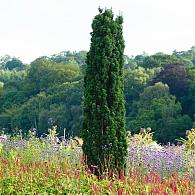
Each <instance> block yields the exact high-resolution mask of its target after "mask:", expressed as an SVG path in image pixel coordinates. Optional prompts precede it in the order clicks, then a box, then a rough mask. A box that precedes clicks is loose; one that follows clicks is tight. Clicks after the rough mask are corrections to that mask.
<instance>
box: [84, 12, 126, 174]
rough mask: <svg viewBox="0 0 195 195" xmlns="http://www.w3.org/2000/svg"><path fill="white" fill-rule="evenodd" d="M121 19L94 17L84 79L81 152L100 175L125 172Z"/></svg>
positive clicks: (110, 14)
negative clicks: (110, 170)
mask: <svg viewBox="0 0 195 195" xmlns="http://www.w3.org/2000/svg"><path fill="white" fill-rule="evenodd" d="M122 23H123V18H122V16H118V17H116V18H114V15H113V12H112V10H110V9H106V10H104V11H103V10H101V9H99V14H98V15H97V16H95V18H94V20H93V23H92V29H93V32H92V33H91V46H90V51H89V52H88V54H87V68H86V75H85V78H84V121H83V128H82V132H81V133H82V137H83V140H84V143H83V152H84V155H85V157H86V159H87V163H88V166H89V167H90V168H91V167H92V168H93V167H94V166H95V167H97V169H98V170H99V171H100V173H101V172H102V171H104V170H105V168H108V169H112V170H115V171H121V170H123V169H125V161H126V160H125V159H126V155H127V141H126V131H125V120H124V116H125V102H124V82H123V51H124V39H123V33H122Z"/></svg>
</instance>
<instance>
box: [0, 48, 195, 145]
mask: <svg viewBox="0 0 195 195" xmlns="http://www.w3.org/2000/svg"><path fill="white" fill-rule="evenodd" d="M86 54H87V52H86V51H80V52H70V51H64V52H60V53H59V54H55V55H52V56H48V57H46V56H45V57H40V58H38V59H36V60H34V61H33V62H32V63H31V64H28V65H26V64H25V65H24V63H22V64H23V65H22V64H21V63H20V65H19V64H18V65H14V63H13V64H12V62H14V61H17V62H18V61H19V62H21V61H20V60H19V59H18V60H16V58H15V57H11V56H9V55H5V56H2V57H0V130H4V131H5V132H9V133H16V132H17V131H18V130H19V129H22V130H23V132H25V133H27V132H28V130H29V129H31V128H33V127H36V128H37V131H38V134H39V135H41V134H43V135H44V133H46V132H47V129H48V128H49V127H51V125H57V126H58V128H57V129H58V133H59V135H62V134H63V129H64V128H66V129H67V131H66V132H67V136H74V135H80V129H81V124H82V117H83V115H82V97H83V87H82V86H83V77H84V76H83V75H84V74H85V72H86V63H85V60H86ZM8 62H9V63H8ZM10 63H11V65H10ZM6 64H7V65H6ZM170 64H172V65H171V66H173V67H172V68H169V67H170ZM175 64H179V66H178V65H175ZM8 65H9V66H8ZM124 81H125V100H126V128H127V130H129V129H131V131H132V132H137V131H139V128H140V127H151V128H152V130H153V131H154V132H155V137H156V139H158V141H159V142H166V140H168V141H169V140H170V139H169V137H171V140H174V139H175V138H179V137H180V136H184V134H185V131H186V130H187V129H190V128H191V127H192V123H191V121H192V122H193V123H194V120H195V49H194V47H192V48H191V49H190V50H188V51H174V52H173V54H172V55H166V54H163V53H157V54H154V55H147V54H146V53H144V54H141V55H138V56H135V57H134V56H130V57H129V56H127V55H125V56H124ZM157 82H162V83H164V84H167V85H162V84H161V87H162V86H164V87H162V88H163V89H167V87H168V88H169V90H165V91H166V92H167V95H166V96H165V94H164V95H163V96H161V97H159V96H158V95H157V97H155V96H154V91H155V90H154V88H152V92H151V94H150V95H148V93H146V92H147V91H148V90H149V89H150V90H151V88H149V89H148V87H149V86H153V87H154V86H155V83H157ZM157 86H158V85H157ZM165 86H166V87H165ZM186 86H187V87H186ZM156 88H159V86H158V87H156ZM183 89H185V90H183ZM156 90H157V89H156ZM159 93H160V94H162V92H159ZM143 94H145V95H146V97H145V95H144V97H143ZM152 94H153V97H152ZM144 101H145V102H144ZM148 102H150V103H148ZM147 104H150V107H142V105H144V106H145V105H147ZM167 105H170V106H169V107H168V106H167ZM160 110H163V112H164V113H163V112H160ZM176 111H177V112H176ZM167 112H168V113H170V112H171V113H174V114H173V115H171V116H170V115H168V114H165V113H167ZM156 117H157V118H158V120H156ZM51 119H52V120H51ZM51 121H52V123H51ZM163 121H165V124H166V125H167V126H164V122H163ZM194 125H195V124H194ZM168 127H170V128H168ZM174 128H175V130H174ZM164 138H166V140H165V139H164Z"/></svg>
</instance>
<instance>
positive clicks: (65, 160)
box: [0, 127, 195, 195]
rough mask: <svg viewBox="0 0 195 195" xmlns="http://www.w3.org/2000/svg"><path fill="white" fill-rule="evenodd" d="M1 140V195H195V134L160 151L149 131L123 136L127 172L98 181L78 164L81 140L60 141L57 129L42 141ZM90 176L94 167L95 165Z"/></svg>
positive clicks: (107, 174) (31, 137) (109, 172)
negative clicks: (126, 151) (125, 144)
mask: <svg viewBox="0 0 195 195" xmlns="http://www.w3.org/2000/svg"><path fill="white" fill-rule="evenodd" d="M35 134H36V132H35V130H34V131H31V132H30V133H29V134H28V136H27V137H26V138H25V139H24V138H23V135H22V132H21V133H20V134H18V135H17V136H15V137H9V136H5V135H2V136H1V137H0V138H1V144H0V148H1V149H0V150H1V151H0V176H1V177H0V192H1V193H2V194H159V195H160V194H188V195H189V194H191V195H192V194H195V182H194V181H195V144H194V138H195V130H191V131H189V132H188V135H187V138H186V139H185V140H182V141H181V143H182V144H181V145H180V146H174V145H166V146H160V145H158V144H157V143H156V142H155V141H153V139H152V133H151V132H150V129H142V130H141V132H140V133H139V134H135V135H134V136H131V135H130V134H129V135H128V138H127V141H128V151H129V154H128V157H127V161H128V163H127V171H126V174H125V175H121V177H120V178H119V174H115V175H114V176H112V177H111V175H112V170H105V172H104V173H103V174H102V175H101V177H100V178H98V177H96V176H95V175H93V171H91V170H90V169H88V168H87V167H86V166H85V165H84V164H83V159H82V149H81V145H82V140H81V139H79V138H73V139H70V140H65V139H64V137H61V138H60V140H61V141H60V140H59V138H58V137H57V136H56V127H54V128H52V129H50V130H49V134H48V135H47V136H45V137H41V138H37V137H36V136H35ZM93 168H94V171H95V169H96V167H95V166H94V167H93Z"/></svg>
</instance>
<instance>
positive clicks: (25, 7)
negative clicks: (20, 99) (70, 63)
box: [0, 0, 195, 63]
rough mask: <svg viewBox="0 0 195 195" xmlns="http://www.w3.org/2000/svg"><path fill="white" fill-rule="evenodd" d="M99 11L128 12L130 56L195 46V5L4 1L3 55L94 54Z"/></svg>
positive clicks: (161, 0)
mask: <svg viewBox="0 0 195 195" xmlns="http://www.w3.org/2000/svg"><path fill="white" fill-rule="evenodd" d="M99 6H100V7H102V8H105V7H107V8H111V7H112V9H113V11H114V13H115V14H116V15H117V14H119V11H121V12H122V14H123V16H124V27H123V29H124V38H125V43H126V48H125V54H127V55H129V56H130V55H137V54H141V53H142V52H143V51H145V52H146V53H149V54H152V53H156V52H160V51H162V52H165V53H170V52H172V51H173V50H174V49H176V50H178V51H180V50H188V49H190V47H191V46H193V45H195V11H194V10H195V0H82V1H81V0H0V25H1V27H0V56H2V55H4V54H9V55H12V56H16V57H19V58H20V59H21V60H23V61H24V62H26V63H27V62H30V61H32V60H34V59H35V58H37V57H39V56H43V55H51V54H54V53H58V52H60V51H66V50H71V51H79V50H88V49H89V46H90V34H89V33H90V32H91V23H92V19H93V17H94V16H95V15H96V14H97V13H98V7H99Z"/></svg>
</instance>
